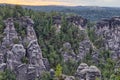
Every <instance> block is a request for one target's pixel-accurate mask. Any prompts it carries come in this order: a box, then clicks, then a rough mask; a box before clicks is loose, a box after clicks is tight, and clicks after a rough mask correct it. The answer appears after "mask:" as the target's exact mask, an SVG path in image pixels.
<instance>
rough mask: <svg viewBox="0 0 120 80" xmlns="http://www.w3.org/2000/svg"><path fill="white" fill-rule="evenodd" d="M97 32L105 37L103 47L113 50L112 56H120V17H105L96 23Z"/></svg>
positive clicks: (113, 57) (117, 57) (116, 57)
mask: <svg viewBox="0 0 120 80" xmlns="http://www.w3.org/2000/svg"><path fill="white" fill-rule="evenodd" d="M95 32H96V34H97V36H98V37H101V38H103V44H104V45H103V47H104V49H105V50H110V51H111V58H112V59H114V60H116V59H119V58H120V17H113V18H111V19H103V20H102V21H99V22H98V23H97V25H96V30H95Z"/></svg>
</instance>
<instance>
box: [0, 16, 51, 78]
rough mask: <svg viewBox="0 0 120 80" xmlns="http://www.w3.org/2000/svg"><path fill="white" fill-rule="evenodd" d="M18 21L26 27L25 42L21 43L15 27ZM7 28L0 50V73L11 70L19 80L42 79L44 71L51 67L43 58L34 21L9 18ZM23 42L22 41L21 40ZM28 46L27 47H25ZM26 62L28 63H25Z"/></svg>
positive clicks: (27, 18) (24, 18)
mask: <svg viewBox="0 0 120 80" xmlns="http://www.w3.org/2000/svg"><path fill="white" fill-rule="evenodd" d="M16 20H18V21H19V23H21V25H24V26H26V36H25V40H26V42H27V44H26V43H25V42H20V40H19V39H20V38H19V37H18V36H17V32H16V30H15V27H14V22H15V21H16ZM5 24H6V28H5V30H4V38H3V41H2V46H1V48H0V50H1V54H0V71H4V70H5V69H9V70H11V71H12V72H14V73H15V75H16V78H17V80H35V78H36V77H40V76H41V74H42V71H45V70H46V66H47V67H49V65H46V66H45V64H48V63H49V62H48V60H47V59H46V58H43V57H42V52H41V49H40V46H39V44H38V42H37V37H36V34H35V31H34V29H33V24H34V22H33V20H32V19H30V18H29V17H21V18H20V19H13V18H8V19H7V20H5ZM21 41H22V40H21ZM25 45H26V46H25ZM25 61H26V62H25Z"/></svg>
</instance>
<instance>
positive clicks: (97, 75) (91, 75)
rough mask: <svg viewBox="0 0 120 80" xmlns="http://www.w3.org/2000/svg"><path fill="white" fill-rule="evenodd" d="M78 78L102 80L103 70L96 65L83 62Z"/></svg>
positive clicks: (77, 74)
mask: <svg viewBox="0 0 120 80" xmlns="http://www.w3.org/2000/svg"><path fill="white" fill-rule="evenodd" d="M75 75H76V78H77V79H78V80H96V79H99V80H101V72H100V70H99V69H98V68H97V67H96V66H90V67H89V66H88V65H87V64H86V63H81V64H80V65H79V67H78V69H77V72H76V74H75Z"/></svg>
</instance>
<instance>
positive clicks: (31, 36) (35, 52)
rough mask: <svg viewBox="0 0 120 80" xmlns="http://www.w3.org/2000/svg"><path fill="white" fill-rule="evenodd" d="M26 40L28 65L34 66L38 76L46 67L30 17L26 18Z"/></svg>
mask: <svg viewBox="0 0 120 80" xmlns="http://www.w3.org/2000/svg"><path fill="white" fill-rule="evenodd" d="M27 40H28V42H29V43H28V47H27V52H28V59H29V64H30V66H32V67H35V68H36V69H35V71H36V75H37V76H40V74H41V72H42V71H44V70H46V67H45V65H44V62H43V57H42V52H41V49H40V46H39V44H38V42H37V37H36V34H35V31H34V29H33V21H32V20H31V19H30V18H28V23H27Z"/></svg>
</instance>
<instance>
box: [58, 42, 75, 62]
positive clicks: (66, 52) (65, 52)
mask: <svg viewBox="0 0 120 80" xmlns="http://www.w3.org/2000/svg"><path fill="white" fill-rule="evenodd" d="M60 52H61V54H62V56H63V58H64V61H65V62H66V61H68V60H71V59H72V60H74V61H76V54H75V53H74V51H73V49H72V47H71V44H70V43H69V42H66V43H64V44H63V48H62V49H61V50H60Z"/></svg>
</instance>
